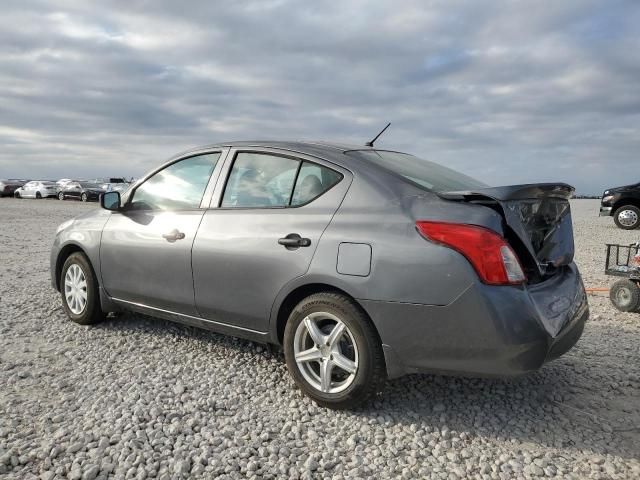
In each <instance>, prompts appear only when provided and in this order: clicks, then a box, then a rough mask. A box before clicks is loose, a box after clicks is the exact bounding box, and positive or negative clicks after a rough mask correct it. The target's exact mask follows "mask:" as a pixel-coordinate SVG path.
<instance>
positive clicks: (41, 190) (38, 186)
mask: <svg viewBox="0 0 640 480" xmlns="http://www.w3.org/2000/svg"><path fill="white" fill-rule="evenodd" d="M57 191H58V186H57V185H56V184H55V182H52V181H50V180H32V181H30V182H27V183H25V184H24V185H23V186H22V187H20V188H18V189H16V191H15V192H14V193H13V196H14V197H16V198H47V197H55V196H56V194H57Z"/></svg>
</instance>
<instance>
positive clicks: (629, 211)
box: [613, 205, 640, 230]
mask: <svg viewBox="0 0 640 480" xmlns="http://www.w3.org/2000/svg"><path fill="white" fill-rule="evenodd" d="M613 221H614V222H615V223H616V225H617V226H618V228H622V229H623V230H634V229H636V228H638V227H640V208H638V207H636V206H635V205H623V206H622V207H620V208H618V209H617V210H616V211H615V213H614V214H613Z"/></svg>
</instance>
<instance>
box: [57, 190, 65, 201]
mask: <svg viewBox="0 0 640 480" xmlns="http://www.w3.org/2000/svg"><path fill="white" fill-rule="evenodd" d="M58 200H64V193H62V192H60V193H59V194H58Z"/></svg>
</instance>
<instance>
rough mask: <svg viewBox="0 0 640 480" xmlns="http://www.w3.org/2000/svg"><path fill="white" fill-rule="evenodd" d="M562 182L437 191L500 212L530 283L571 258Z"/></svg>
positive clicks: (567, 192) (567, 191)
mask: <svg viewBox="0 0 640 480" xmlns="http://www.w3.org/2000/svg"><path fill="white" fill-rule="evenodd" d="M573 192H574V188H573V187H572V186H570V185H567V184H565V183H535V184H525V185H510V186H505V187H490V188H480V189H474V190H469V191H456V192H439V193H438V195H439V196H440V197H441V198H443V199H446V200H451V201H458V202H468V203H474V204H480V205H485V206H488V207H491V208H493V209H494V210H496V211H497V212H498V213H500V214H501V215H502V217H503V219H504V223H505V227H506V228H505V237H506V238H507V240H508V241H509V243H510V244H511V246H512V247H513V248H514V250H515V251H516V253H517V254H518V256H519V257H520V261H521V262H522V263H523V267H524V268H525V271H526V273H527V276H528V278H529V279H530V281H531V282H532V283H536V281H541V280H543V279H544V278H545V277H548V276H550V275H553V274H554V273H555V272H556V271H557V269H558V268H559V267H562V266H564V265H569V264H570V263H571V262H572V261H573V255H574V244H573V226H572V222H571V208H570V205H569V198H571V195H572V194H573Z"/></svg>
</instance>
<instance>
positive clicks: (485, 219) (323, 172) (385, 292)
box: [51, 142, 588, 408]
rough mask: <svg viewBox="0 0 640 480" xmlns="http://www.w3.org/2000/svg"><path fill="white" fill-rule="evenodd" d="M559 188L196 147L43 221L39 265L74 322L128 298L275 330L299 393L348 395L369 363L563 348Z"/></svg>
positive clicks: (566, 315) (574, 274)
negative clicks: (70, 215) (95, 202)
mask: <svg viewBox="0 0 640 480" xmlns="http://www.w3.org/2000/svg"><path fill="white" fill-rule="evenodd" d="M572 192H573V188H572V187H570V186H568V185H566V184H533V185H517V186H508V187H496V188H491V187H488V186H486V185H484V184H482V183H481V182H478V181H476V180H474V179H472V178H469V177H467V176H465V175H462V174H460V173H457V172H455V171H453V170H450V169H448V168H445V167H443V166H440V165H438V164H435V163H432V162H429V161H426V160H422V159H420V158H417V157H415V156H412V155H407V154H404V153H398V152H392V151H384V150H380V149H375V148H370V147H359V146H349V145H338V144H327V143H300V142H295V143H294V142H242V143H227V144H220V145H213V146H208V147H204V148H199V149H196V150H192V151H189V152H187V153H183V154H181V155H178V156H176V157H174V158H172V159H171V160H170V161H169V162H167V163H165V164H164V165H162V166H161V167H159V168H157V169H155V170H153V171H152V172H150V173H149V174H148V175H146V176H145V177H143V178H142V179H140V180H139V181H137V182H136V183H135V184H134V185H132V187H131V188H130V189H129V190H128V191H127V192H125V193H124V194H122V195H121V194H120V192H108V193H105V194H103V195H102V197H101V206H102V209H100V210H96V211H92V212H89V213H86V214H84V215H81V216H79V217H77V218H75V219H73V220H69V221H68V222H65V223H64V224H62V225H60V227H59V228H58V232H57V234H56V237H55V241H54V244H53V248H52V251H51V277H52V282H53V286H54V287H55V288H56V289H57V290H59V291H60V293H61V296H62V302H63V305H64V309H65V310H66V313H67V314H68V316H69V317H70V318H71V320H73V321H75V322H77V323H81V324H90V323H94V322H97V321H99V320H101V319H103V318H104V316H105V314H106V313H108V312H117V311H121V310H132V311H135V312H142V313H145V314H149V315H152V316H156V317H160V318H164V319H169V320H173V321H176V322H182V323H186V324H189V325H195V326H198V327H202V328H206V329H211V330H215V331H218V332H222V333H225V334H229V335H235V336H239V337H244V338H247V339H251V340H254V341H258V342H264V343H269V344H275V345H281V346H282V347H283V349H284V354H285V358H286V362H287V367H288V369H289V371H290V373H291V376H292V377H293V379H294V381H295V382H296V384H297V385H298V386H299V387H300V388H301V389H302V391H303V392H304V393H306V394H307V395H309V396H310V397H311V398H313V399H314V400H315V401H316V402H317V403H319V404H320V405H323V406H327V407H331V408H350V407H353V406H354V405H356V404H358V403H360V402H362V401H363V400H366V399H367V398H369V397H371V396H372V395H373V394H375V393H376V392H378V391H379V390H380V388H381V386H382V384H383V381H384V380H385V379H386V378H394V377H399V376H402V375H405V374H408V373H414V372H440V373H452V374H466V375H480V376H486V375H493V376H512V375H519V374H523V373H526V372H530V371H534V370H536V369H538V368H540V367H541V366H542V365H543V364H544V363H545V362H548V361H550V360H552V359H554V358H556V357H558V356H560V355H562V354H563V353H564V352H566V351H567V350H569V349H570V348H571V347H572V346H573V345H574V344H575V343H576V342H577V341H578V339H579V337H580V335H581V334H582V330H583V327H584V324H585V322H586V320H587V317H588V305H587V299H586V295H585V290H584V287H583V284H582V280H581V278H580V275H579V273H578V269H577V268H576V265H575V263H574V262H573V253H574V246H573V232H572V224H571V213H570V207H569V201H568V199H569V197H570V196H571V194H572Z"/></svg>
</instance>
